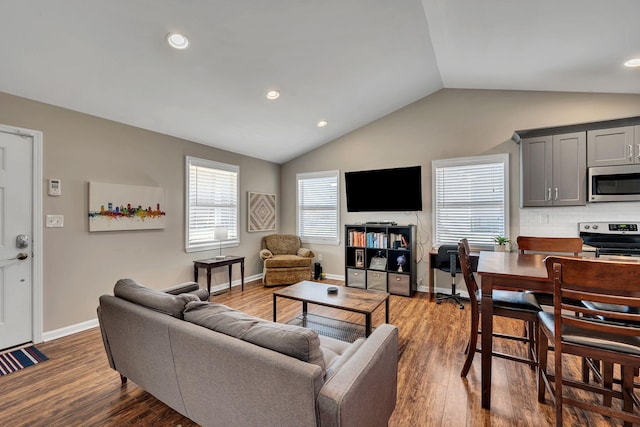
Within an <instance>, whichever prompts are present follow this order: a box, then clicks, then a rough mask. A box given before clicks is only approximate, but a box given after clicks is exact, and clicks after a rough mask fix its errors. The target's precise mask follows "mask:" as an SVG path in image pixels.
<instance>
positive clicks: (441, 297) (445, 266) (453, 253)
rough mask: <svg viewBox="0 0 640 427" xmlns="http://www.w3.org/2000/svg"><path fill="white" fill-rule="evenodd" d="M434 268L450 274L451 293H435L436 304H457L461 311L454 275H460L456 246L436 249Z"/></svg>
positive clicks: (461, 306)
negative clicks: (449, 302) (447, 302)
mask: <svg viewBox="0 0 640 427" xmlns="http://www.w3.org/2000/svg"><path fill="white" fill-rule="evenodd" d="M434 267H435V268H437V269H438V270H440V271H444V272H447V273H449V274H451V293H450V294H444V293H442V292H438V293H436V304H440V303H441V302H442V301H447V300H450V301H452V302H455V303H456V304H458V306H459V307H460V309H461V310H462V309H464V304H463V303H462V300H461V298H460V293H458V292H456V273H462V270H461V269H460V260H459V259H458V245H441V246H440V247H439V248H438V255H436V259H435V266H434Z"/></svg>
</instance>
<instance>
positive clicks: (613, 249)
mask: <svg viewBox="0 0 640 427" xmlns="http://www.w3.org/2000/svg"><path fill="white" fill-rule="evenodd" d="M578 227H579V231H580V237H581V238H582V241H583V242H584V244H585V245H588V246H592V247H594V248H595V252H596V257H598V256H600V255H625V256H640V231H639V230H640V222H598V221H596V222H593V221H592V222H580V223H578Z"/></svg>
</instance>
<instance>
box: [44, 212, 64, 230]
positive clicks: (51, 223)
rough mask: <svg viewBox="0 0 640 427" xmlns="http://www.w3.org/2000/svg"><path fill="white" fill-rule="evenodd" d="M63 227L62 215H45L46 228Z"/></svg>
mask: <svg viewBox="0 0 640 427" xmlns="http://www.w3.org/2000/svg"><path fill="white" fill-rule="evenodd" d="M62 227H64V215H47V228H62Z"/></svg>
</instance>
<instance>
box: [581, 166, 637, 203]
mask: <svg viewBox="0 0 640 427" xmlns="http://www.w3.org/2000/svg"><path fill="white" fill-rule="evenodd" d="M588 190H589V193H588V200H589V201H590V202H629V201H640V164H638V165H624V166H601V167H595V168H589V189H588Z"/></svg>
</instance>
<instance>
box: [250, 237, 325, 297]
mask: <svg viewBox="0 0 640 427" xmlns="http://www.w3.org/2000/svg"><path fill="white" fill-rule="evenodd" d="M300 245H301V242H300V237H298V236H296V235H292V234H270V235H268V236H264V237H263V238H262V250H261V251H260V259H262V260H263V262H264V269H263V271H262V283H263V284H264V285H265V286H276V285H291V284H294V283H298V282H300V281H302V280H310V279H311V263H312V261H313V257H314V256H315V254H314V253H313V251H312V250H310V249H307V248H301V247H300Z"/></svg>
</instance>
